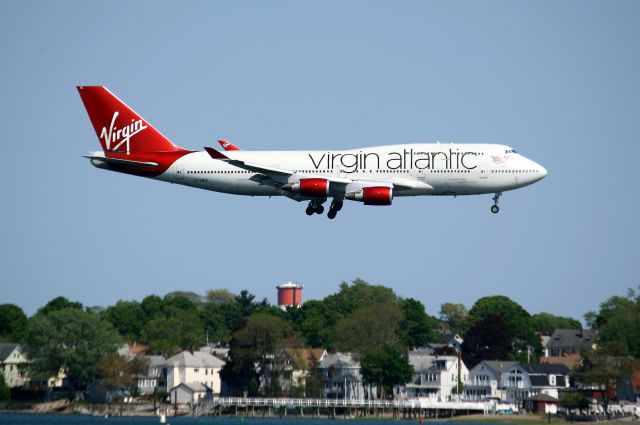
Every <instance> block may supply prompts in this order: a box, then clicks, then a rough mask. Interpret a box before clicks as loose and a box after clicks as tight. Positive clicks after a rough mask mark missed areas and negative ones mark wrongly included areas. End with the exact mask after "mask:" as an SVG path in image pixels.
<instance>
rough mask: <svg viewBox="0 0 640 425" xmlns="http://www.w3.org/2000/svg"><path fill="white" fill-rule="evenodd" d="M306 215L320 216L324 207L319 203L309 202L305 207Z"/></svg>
mask: <svg viewBox="0 0 640 425" xmlns="http://www.w3.org/2000/svg"><path fill="white" fill-rule="evenodd" d="M306 212H307V215H313V214H314V213H315V214H322V213H323V212H324V207H323V206H322V203H321V202H318V201H311V202H309V206H307V210H306Z"/></svg>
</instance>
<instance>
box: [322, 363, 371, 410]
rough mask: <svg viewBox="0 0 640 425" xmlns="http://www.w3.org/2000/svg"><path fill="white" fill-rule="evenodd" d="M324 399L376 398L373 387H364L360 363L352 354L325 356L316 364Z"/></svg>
mask: <svg viewBox="0 0 640 425" xmlns="http://www.w3.org/2000/svg"><path fill="white" fill-rule="evenodd" d="M318 371H319V372H320V376H321V379H322V386H323V390H324V396H325V398H339V399H349V400H364V399H374V398H376V388H375V386H367V387H365V385H364V382H363V380H362V374H361V373H360V362H358V361H357V360H356V359H355V358H354V355H353V353H333V354H327V355H325V356H324V357H323V358H322V360H321V361H320V363H319V364H318Z"/></svg>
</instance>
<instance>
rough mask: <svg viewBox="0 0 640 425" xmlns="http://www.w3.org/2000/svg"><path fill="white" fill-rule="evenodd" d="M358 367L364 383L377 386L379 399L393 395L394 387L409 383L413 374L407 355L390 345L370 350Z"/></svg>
mask: <svg viewBox="0 0 640 425" xmlns="http://www.w3.org/2000/svg"><path fill="white" fill-rule="evenodd" d="M360 365H361V371H362V377H363V379H364V381H365V382H366V383H367V384H370V385H373V384H375V385H377V386H378V389H379V391H380V398H384V397H385V394H391V393H393V387H394V386H395V385H400V384H404V383H406V382H409V381H410V380H411V378H412V377H413V373H414V371H413V367H412V366H411V364H410V363H409V357H408V356H407V354H406V353H403V352H401V351H400V350H398V348H396V347H394V346H392V345H385V346H382V347H377V348H375V349H373V350H371V351H370V352H368V353H367V354H366V355H365V356H364V357H363V358H362V361H361V362H360Z"/></svg>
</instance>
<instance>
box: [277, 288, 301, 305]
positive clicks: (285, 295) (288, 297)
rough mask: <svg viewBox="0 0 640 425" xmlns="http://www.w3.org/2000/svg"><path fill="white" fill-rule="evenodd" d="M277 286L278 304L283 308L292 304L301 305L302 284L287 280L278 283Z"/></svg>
mask: <svg viewBox="0 0 640 425" xmlns="http://www.w3.org/2000/svg"><path fill="white" fill-rule="evenodd" d="M276 288H278V306H279V307H280V308H281V309H283V310H284V309H286V308H287V307H291V306H296V307H300V305H301V304H302V288H303V286H302V285H300V284H298V283H293V282H287V283H283V284H281V285H276Z"/></svg>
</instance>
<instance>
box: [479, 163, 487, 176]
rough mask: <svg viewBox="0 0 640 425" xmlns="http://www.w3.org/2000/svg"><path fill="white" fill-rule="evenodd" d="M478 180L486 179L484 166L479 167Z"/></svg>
mask: <svg viewBox="0 0 640 425" xmlns="http://www.w3.org/2000/svg"><path fill="white" fill-rule="evenodd" d="M480 178H481V179H486V178H487V167H485V166H484V165H483V166H482V167H480Z"/></svg>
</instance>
